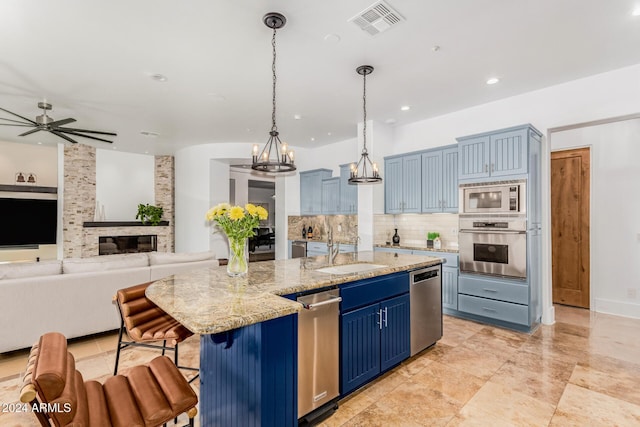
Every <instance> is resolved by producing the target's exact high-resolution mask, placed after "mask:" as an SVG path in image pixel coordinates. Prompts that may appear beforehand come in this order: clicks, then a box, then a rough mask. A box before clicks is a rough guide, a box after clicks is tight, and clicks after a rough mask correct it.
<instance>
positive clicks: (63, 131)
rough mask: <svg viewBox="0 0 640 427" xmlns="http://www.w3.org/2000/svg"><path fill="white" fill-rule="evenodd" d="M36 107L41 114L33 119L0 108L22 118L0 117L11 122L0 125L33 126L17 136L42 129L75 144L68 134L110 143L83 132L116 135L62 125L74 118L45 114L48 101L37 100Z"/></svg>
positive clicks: (48, 108)
mask: <svg viewBox="0 0 640 427" xmlns="http://www.w3.org/2000/svg"><path fill="white" fill-rule="evenodd" d="M38 108H40V109H42V114H40V115H39V116H36V120H35V121H33V120H31V119H28V118H26V117H23V116H21V115H19V114H16V113H13V112H11V111H9V110H5V109H4V108H0V110H2V111H4V112H5V113H9V114H11V115H13V116H16V117H19V118H20V119H22V121H19V120H14V119H6V118H3V117H0V120H3V121H5V122H11V123H0V126H24V127H31V128H33V129H31V130H28V131H26V132H24V133H21V134H20V135H18V136H27V135H30V134H32V133H35V132H38V131H41V130H44V131H47V132H51V133H52V134H54V135H56V136H59V137H60V138H62V139H65V140H67V141H69V142H72V143H74V144H77V143H78V141H76V140H74V139H73V138H70V137H69V135H71V136H81V137H83V138H89V139H95V140H96V141H102V142H108V143H110V144H112V143H113V141H109V140H108V139H104V138H98V137H97V136H91V135H85V134H87V133H92V134H97V135H110V136H116V135H117V134H115V133H113V132H101V131H97V130H87V129H78V128H69V127H62V126H63V125H67V124H69V123H73V122H75V121H76V119H72V118H68V119H62V120H53V118H51V117H49V116H48V115H47V110H51V104H49V103H48V102H38Z"/></svg>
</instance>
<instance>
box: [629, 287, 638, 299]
mask: <svg viewBox="0 0 640 427" xmlns="http://www.w3.org/2000/svg"><path fill="white" fill-rule="evenodd" d="M637 297H638V294H637V292H636V290H635V288H628V289H627V298H629V299H636V298H637Z"/></svg>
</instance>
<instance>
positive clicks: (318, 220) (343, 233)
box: [287, 215, 358, 243]
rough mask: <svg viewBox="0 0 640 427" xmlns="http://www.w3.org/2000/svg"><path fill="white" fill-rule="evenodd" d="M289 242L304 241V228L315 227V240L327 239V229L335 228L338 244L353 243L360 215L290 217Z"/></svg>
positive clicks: (334, 235)
mask: <svg viewBox="0 0 640 427" xmlns="http://www.w3.org/2000/svg"><path fill="white" fill-rule="evenodd" d="M288 220H289V221H288V230H289V232H288V236H287V239H288V240H298V239H302V226H303V225H304V227H305V228H309V227H310V226H311V227H313V240H323V241H325V240H326V239H327V228H328V227H329V226H331V228H333V239H334V240H335V241H336V242H345V243H346V242H352V241H353V239H354V236H357V233H358V215H315V216H289V218H288Z"/></svg>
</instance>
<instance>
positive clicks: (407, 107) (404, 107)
mask: <svg viewBox="0 0 640 427" xmlns="http://www.w3.org/2000/svg"><path fill="white" fill-rule="evenodd" d="M400 110H402V111H409V110H411V107H410V106H408V105H403V106H402V107H400Z"/></svg>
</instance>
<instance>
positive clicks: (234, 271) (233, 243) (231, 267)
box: [227, 237, 249, 277]
mask: <svg viewBox="0 0 640 427" xmlns="http://www.w3.org/2000/svg"><path fill="white" fill-rule="evenodd" d="M248 241H249V239H246V238H245V239H234V238H232V237H229V261H228V263H227V274H228V275H229V276H231V277H238V276H244V275H246V274H247V270H248V269H249V251H248V250H247V244H248Z"/></svg>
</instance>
